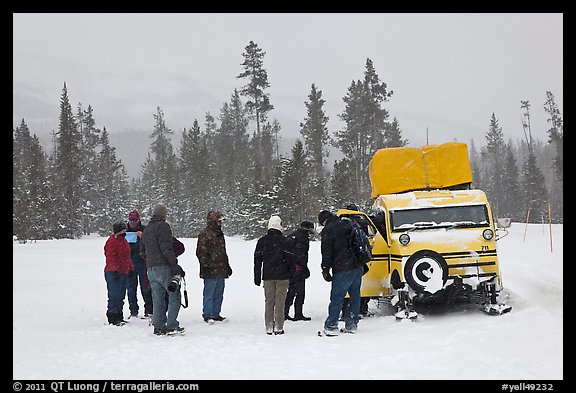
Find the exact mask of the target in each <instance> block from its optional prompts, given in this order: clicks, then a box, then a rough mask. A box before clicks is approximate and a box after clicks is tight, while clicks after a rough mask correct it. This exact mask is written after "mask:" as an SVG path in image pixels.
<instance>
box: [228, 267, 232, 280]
mask: <svg viewBox="0 0 576 393" xmlns="http://www.w3.org/2000/svg"><path fill="white" fill-rule="evenodd" d="M231 275H232V268H231V267H230V265H228V277H230V276H231Z"/></svg>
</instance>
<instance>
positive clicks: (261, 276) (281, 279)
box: [254, 215, 295, 334]
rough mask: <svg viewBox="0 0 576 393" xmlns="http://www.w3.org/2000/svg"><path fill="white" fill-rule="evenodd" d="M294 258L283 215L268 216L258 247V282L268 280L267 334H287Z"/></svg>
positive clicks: (265, 321) (265, 306)
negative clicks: (287, 238) (285, 316)
mask: <svg viewBox="0 0 576 393" xmlns="http://www.w3.org/2000/svg"><path fill="white" fill-rule="evenodd" d="M294 272H295V268H294V259H293V256H292V253H291V252H290V251H289V249H288V244H287V241H286V237H285V236H284V235H283V234H282V226H281V219H280V217H278V216H276V215H273V216H271V217H270V219H269V220H268V232H267V233H266V234H265V235H264V236H262V237H261V238H260V239H258V242H257V243H256V249H255V250H254V284H255V285H257V286H260V283H261V282H262V281H264V324H265V326H266V334H284V304H285V302H286V295H287V293H288V284H289V283H290V278H291V277H292V276H293V274H294Z"/></svg>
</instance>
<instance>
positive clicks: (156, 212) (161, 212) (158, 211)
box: [152, 203, 168, 219]
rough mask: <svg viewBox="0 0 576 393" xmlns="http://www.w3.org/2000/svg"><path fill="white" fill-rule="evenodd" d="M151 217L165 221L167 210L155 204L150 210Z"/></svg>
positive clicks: (159, 204)
mask: <svg viewBox="0 0 576 393" xmlns="http://www.w3.org/2000/svg"><path fill="white" fill-rule="evenodd" d="M152 215H153V216H157V217H160V218H163V219H166V217H167V216H168V209H166V206H165V205H163V204H161V203H157V204H155V205H154V208H153V209H152Z"/></svg>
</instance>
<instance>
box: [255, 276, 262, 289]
mask: <svg viewBox="0 0 576 393" xmlns="http://www.w3.org/2000/svg"><path fill="white" fill-rule="evenodd" d="M260 282H261V280H260V279H259V278H256V277H254V285H256V286H257V287H259V286H260Z"/></svg>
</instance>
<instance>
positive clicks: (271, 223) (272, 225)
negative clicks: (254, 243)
mask: <svg viewBox="0 0 576 393" xmlns="http://www.w3.org/2000/svg"><path fill="white" fill-rule="evenodd" d="M281 223H282V220H281V219H280V217H278V216H271V217H270V219H269V220H268V229H278V230H279V231H283V230H284V229H283V228H282V225H280V224H281Z"/></svg>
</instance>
